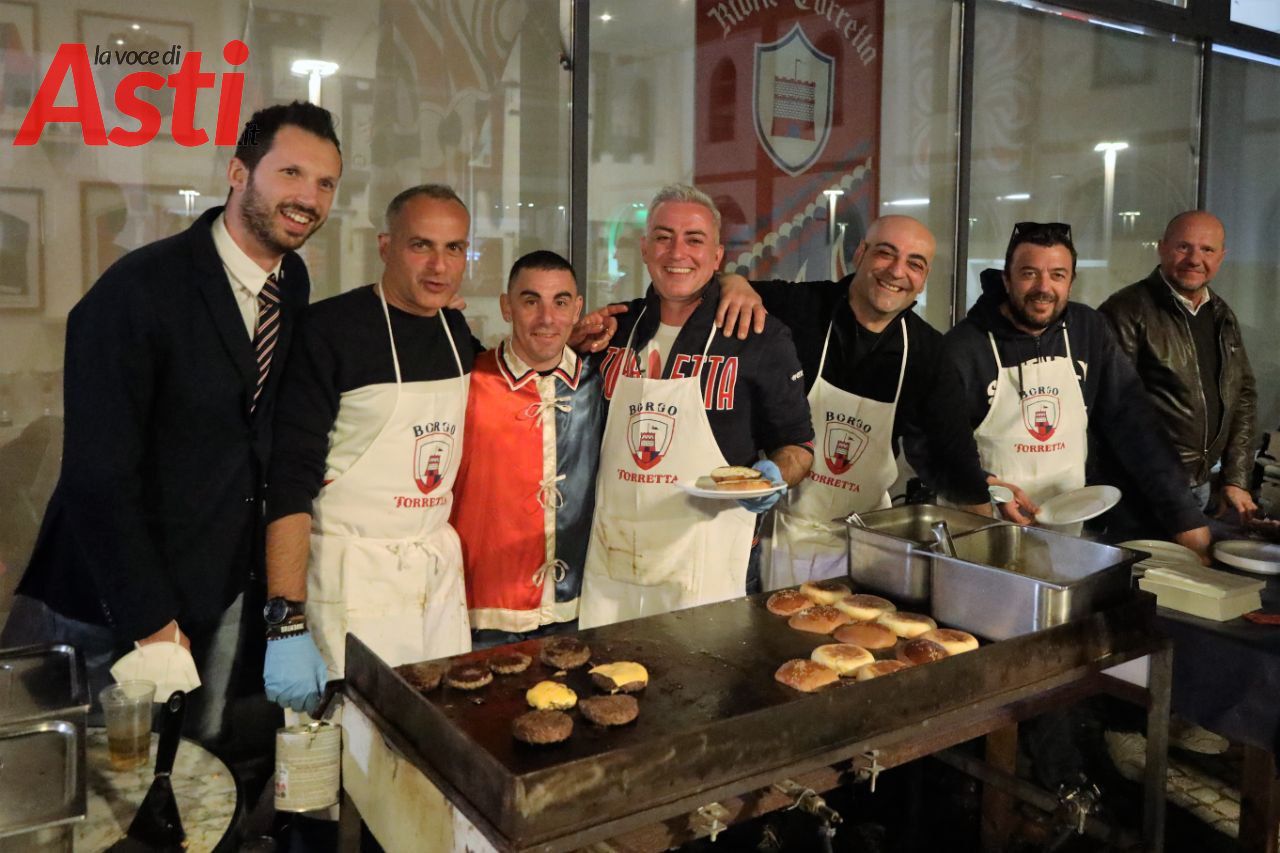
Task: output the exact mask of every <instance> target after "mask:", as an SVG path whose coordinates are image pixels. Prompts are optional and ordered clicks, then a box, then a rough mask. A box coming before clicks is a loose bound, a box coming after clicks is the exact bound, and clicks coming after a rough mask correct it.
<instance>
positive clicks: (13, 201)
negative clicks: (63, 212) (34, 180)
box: [0, 187, 44, 310]
mask: <svg viewBox="0 0 1280 853" xmlns="http://www.w3.org/2000/svg"><path fill="white" fill-rule="evenodd" d="M43 304H44V191H43V190H31V189H19V188H16V187H0V309H5V310H9V309H17V310H34V309H38V308H40V307H42V305H43Z"/></svg>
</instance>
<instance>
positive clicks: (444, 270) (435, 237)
mask: <svg viewBox="0 0 1280 853" xmlns="http://www.w3.org/2000/svg"><path fill="white" fill-rule="evenodd" d="M389 227H390V229H391V230H390V232H389V233H385V234H379V235H378V254H379V255H380V256H381V258H382V262H383V264H385V268H384V269H383V271H382V292H383V295H384V296H385V297H386V299H387V304H388V305H393V306H395V307H396V308H399V309H400V310H401V311H407V312H409V313H410V314H419V315H422V316H426V317H431V316H434V315H435V313H436V312H437V311H439V310H440V309H441V308H444V307H445V306H446V305H448V304H449V302H450V300H452V299H453V297H454V294H456V293H457V292H458V287H459V286H460V285H461V284H462V274H463V272H464V271H465V270H466V266H467V231H468V229H470V227H471V217H470V216H469V215H468V214H467V210H466V208H464V207H463V206H462V205H461V204H459V203H458V202H456V201H452V200H442V199H436V198H431V197H430V196H425V195H419V196H414V197H413V198H410V199H408V200H407V201H406V202H405V203H404V206H403V207H401V208H400V210H399V212H397V213H396V215H395V217H394V219H392V221H391V222H390V223H389Z"/></svg>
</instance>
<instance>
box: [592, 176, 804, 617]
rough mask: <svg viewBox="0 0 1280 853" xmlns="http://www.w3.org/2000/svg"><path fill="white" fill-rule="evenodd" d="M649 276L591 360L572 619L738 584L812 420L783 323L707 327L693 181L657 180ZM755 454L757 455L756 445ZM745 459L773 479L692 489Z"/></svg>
mask: <svg viewBox="0 0 1280 853" xmlns="http://www.w3.org/2000/svg"><path fill="white" fill-rule="evenodd" d="M641 248H642V253H643V256H644V261H645V265H646V267H647V268H648V271H649V275H650V277H651V278H652V281H653V284H652V286H651V287H650V288H649V289H648V292H647V293H646V294H645V296H644V297H643V298H641V299H637V300H634V301H633V302H631V303H630V304H629V305H628V306H627V311H626V312H625V313H623V314H621V315H619V317H618V328H617V331H616V332H615V333H614V334H613V337H612V339H611V340H610V342H609V347H608V350H607V351H606V352H605V354H604V358H603V360H602V362H601V368H600V369H601V373H602V375H603V377H604V394H605V397H606V399H608V400H609V416H608V420H607V422H606V426H605V434H604V442H603V445H602V447H601V452H600V474H599V478H598V481H597V485H596V495H597V504H596V516H595V522H594V524H593V527H592V535H591V544H590V546H589V548H588V552H587V563H586V570H585V577H584V579H583V587H582V603H581V616H580V626H581V627H583V628H589V627H593V626H595V625H604V624H610V623H613V622H620V621H623V620H625V619H635V618H639V617H641V616H648V615H652V614H656V613H665V612H667V611H671V610H679V609H682V608H685V607H692V606H695V605H699V604H709V603H712V602H716V601H722V600H725V599H728V598H733V597H736V596H739V595H743V594H744V593H745V592H746V591H747V575H748V571H747V570H748V562H749V561H750V560H752V559H753V557H754V556H755V555H756V551H757V550H758V548H757V547H756V542H755V533H756V527H757V525H756V520H757V516H758V514H759V513H763V512H764V511H766V510H767V509H769V508H770V507H771V506H773V504H774V503H776V502H777V500H778V498H779V497H780V496H781V494H782V492H783V491H785V488H786V487H788V486H794V485H795V484H796V483H798V482H800V480H801V479H803V478H804V476H805V474H806V473H807V472H808V470H809V468H810V466H811V465H812V464H813V426H812V424H811V423H810V419H809V405H808V402H807V401H806V400H805V394H804V381H803V373H802V371H801V369H800V362H799V360H798V358H797V357H796V353H795V348H794V347H793V346H792V344H791V335H790V332H788V331H787V329H786V328H785V327H784V326H783V325H782V324H781V323H778V322H776V321H774V320H771V319H770V320H767V321H766V323H765V327H764V331H763V333H762V334H759V335H752V336H750V337H748V338H747V339H746V340H741V339H739V338H736V337H726V336H723V335H719V334H717V332H718V329H717V328H716V326H715V322H714V321H715V313H716V308H717V305H718V303H719V298H720V284H719V280H718V278H717V275H716V273H717V271H718V269H719V267H720V262H721V260H722V259H723V257H724V248H723V246H721V244H720V214H719V211H717V210H716V207H715V204H714V203H713V202H712V200H711V199H710V198H709V197H708V196H707V195H706V194H705V193H703V192H701V191H699V190H697V189H696V188H694V187H691V186H687V185H682V184H674V185H671V186H667V187H665V188H663V189H662V190H661V191H660V192H659V193H658V194H657V195H656V196H655V197H654V199H653V201H652V202H651V203H650V205H649V216H648V222H647V225H646V229H645V236H644V238H643V240H642V242H641ZM762 457H763V458H762ZM725 465H733V466H744V467H745V466H750V467H753V468H755V469H756V470H758V471H760V472H761V474H762V475H763V476H764V478H767V479H768V480H770V481H771V482H772V483H774V484H775V485H777V486H781V487H782V489H781V490H779V491H774V492H772V493H771V494H768V495H764V496H760V497H755V498H751V499H747V500H740V501H733V500H728V501H724V500H715V499H711V498H706V497H693V496H691V495H689V494H688V493H686V492H685V491H684V490H682V489H681V488H680V486H692V485H693V484H695V483H696V482H697V480H698V478H699V477H703V476H705V475H707V474H709V473H710V472H711V471H712V470H713V469H714V468H717V467H720V466H725Z"/></svg>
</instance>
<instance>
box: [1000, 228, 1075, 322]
mask: <svg viewBox="0 0 1280 853" xmlns="http://www.w3.org/2000/svg"><path fill="white" fill-rule="evenodd" d="M1071 280H1072V274H1071V250H1070V249H1068V248H1067V247H1066V246H1063V245H1061V244H1055V245H1053V246H1038V245H1036V244H1035V243H1021V244H1019V245H1018V247H1017V248H1015V249H1014V250H1013V258H1012V264H1011V268H1010V269H1006V270H1005V271H1004V287H1005V290H1006V291H1007V292H1008V294H1009V301H1008V302H1006V303H1004V304H1003V305H1002V306H1001V309H1002V310H1004V311H1005V312H1006V316H1008V317H1009V319H1010V320H1012V321H1013V325H1014V326H1016V327H1017V328H1018V329H1020V330H1021V331H1024V332H1027V333H1029V334H1033V335H1038V334H1040V333H1041V332H1043V331H1044V330H1045V329H1047V328H1049V326H1051V325H1053V323H1054V321H1056V320H1057V319H1058V318H1059V317H1061V316H1062V312H1063V311H1066V310H1067V299H1068V298H1069V297H1070V296H1071Z"/></svg>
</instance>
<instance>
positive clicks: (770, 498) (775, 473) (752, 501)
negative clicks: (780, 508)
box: [738, 459, 787, 515]
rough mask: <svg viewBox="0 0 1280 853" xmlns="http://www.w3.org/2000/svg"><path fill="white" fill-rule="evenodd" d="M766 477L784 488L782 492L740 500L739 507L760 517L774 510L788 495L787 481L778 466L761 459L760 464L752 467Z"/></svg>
mask: <svg viewBox="0 0 1280 853" xmlns="http://www.w3.org/2000/svg"><path fill="white" fill-rule="evenodd" d="M751 467H752V468H755V469H756V470H757V471H759V472H760V473H761V474H763V475H764V477H765V479H766V480H768V481H769V482H771V483H773V484H774V485H775V486H782V491H779V492H774V493H773V494H769V495H761V496H760V497H758V498H741V499H739V500H738V506H740V507H742V508H743V509H745V510H747V511H748V512H754V513H756V514H757V515H759V514H760V513H762V512H768V511H769V510H770V509H772V508H773V505H774V504H776V503H777V502H778V501H779V500H781V499H782V496H783V495H785V494H786V493H787V484H786V481H785V480H783V479H782V472H781V471H780V470H778V466H777V465H775V464H774V463H772V462H770V461H769V460H768V459H761V460H760V461H759V462H757V463H756V464H754V465H752V466H751Z"/></svg>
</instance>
